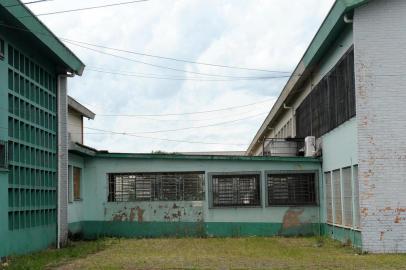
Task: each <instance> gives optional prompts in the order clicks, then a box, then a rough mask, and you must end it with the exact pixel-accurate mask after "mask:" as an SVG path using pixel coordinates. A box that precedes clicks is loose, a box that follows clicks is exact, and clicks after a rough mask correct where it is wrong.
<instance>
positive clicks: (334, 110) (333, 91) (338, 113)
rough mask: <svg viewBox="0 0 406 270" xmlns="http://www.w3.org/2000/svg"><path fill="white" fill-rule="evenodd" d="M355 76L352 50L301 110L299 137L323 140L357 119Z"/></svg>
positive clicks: (297, 124)
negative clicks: (337, 128)
mask: <svg viewBox="0 0 406 270" xmlns="http://www.w3.org/2000/svg"><path fill="white" fill-rule="evenodd" d="M354 76H355V75H354V51H353V49H351V50H350V51H349V52H348V53H347V54H346V55H345V56H344V57H343V58H342V59H341V61H340V62H339V63H338V64H337V65H336V66H335V67H334V68H333V70H332V71H331V72H330V73H329V74H327V75H326V76H325V77H324V78H323V79H322V80H321V81H320V82H319V83H318V84H317V85H316V86H315V87H314V89H313V90H312V91H311V92H310V94H309V95H308V96H307V97H306V98H305V99H304V100H303V102H302V104H301V105H300V106H299V107H298V109H297V111H296V117H297V118H296V134H297V137H299V138H305V137H307V136H316V137H317V138H318V137H321V136H322V135H324V134H325V133H327V132H329V131H330V130H332V129H334V128H336V127H337V126H339V125H340V124H342V123H343V122H345V121H347V120H349V119H350V118H352V117H353V116H355V114H356V112H355V78H354Z"/></svg>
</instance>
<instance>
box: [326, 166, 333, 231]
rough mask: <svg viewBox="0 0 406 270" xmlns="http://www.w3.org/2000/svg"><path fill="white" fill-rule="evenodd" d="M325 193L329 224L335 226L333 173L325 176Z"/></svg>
mask: <svg viewBox="0 0 406 270" xmlns="http://www.w3.org/2000/svg"><path fill="white" fill-rule="evenodd" d="M324 181H325V192H326V208H327V211H326V213H327V223H330V224H333V223H334V219H333V196H332V191H331V188H332V186H331V172H327V173H325V174H324Z"/></svg>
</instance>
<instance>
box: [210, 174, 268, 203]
mask: <svg viewBox="0 0 406 270" xmlns="http://www.w3.org/2000/svg"><path fill="white" fill-rule="evenodd" d="M211 185H212V186H211V188H212V206H213V207H249V206H251V207H252V206H261V196H260V175H259V174H232V175H231V174H226V175H212V177H211Z"/></svg>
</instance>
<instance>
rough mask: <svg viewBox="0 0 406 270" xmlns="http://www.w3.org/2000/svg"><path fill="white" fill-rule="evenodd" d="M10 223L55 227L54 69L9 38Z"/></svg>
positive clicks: (16, 227)
mask: <svg viewBox="0 0 406 270" xmlns="http://www.w3.org/2000/svg"><path fill="white" fill-rule="evenodd" d="M6 54H7V63H8V66H7V67H8V71H7V82H8V84H7V86H6V87H7V88H8V97H7V98H8V105H9V106H8V141H9V146H8V151H9V152H10V155H9V161H8V169H9V174H8V175H9V181H8V198H9V200H8V228H9V230H21V229H29V228H33V227H40V226H49V225H52V226H54V227H55V224H56V216H57V209H56V206H57V101H56V97H57V76H56V72H55V71H54V70H51V69H47V68H45V67H44V66H41V65H40V64H39V63H38V62H36V61H35V60H33V59H32V58H30V57H29V56H28V55H26V54H24V53H23V52H22V51H20V50H18V49H17V48H15V47H14V46H12V45H11V44H7V52H6Z"/></svg>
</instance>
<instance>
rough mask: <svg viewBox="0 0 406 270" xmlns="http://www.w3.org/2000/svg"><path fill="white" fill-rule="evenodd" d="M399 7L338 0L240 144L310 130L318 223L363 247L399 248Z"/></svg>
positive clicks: (254, 149)
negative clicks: (316, 167) (317, 161)
mask: <svg viewBox="0 0 406 270" xmlns="http://www.w3.org/2000/svg"><path fill="white" fill-rule="evenodd" d="M405 14H406V2H405V1H402V0H388V1H381V0H375V1H356V0H354V1H336V3H335V4H334V6H333V8H332V10H331V11H330V13H329V14H328V16H327V18H326V19H325V21H324V22H323V24H322V26H321V28H320V30H319V31H318V33H317V35H316V36H315V38H314V39H313V41H312V43H311V44H310V46H309V48H308V50H307V51H306V53H305V55H304V56H303V58H302V60H301V61H300V63H299V64H298V66H297V68H296V70H295V72H294V74H293V75H292V77H291V78H290V80H289V81H288V83H287V85H286V87H285V88H284V89H283V91H282V93H281V96H280V97H279V99H278V101H277V102H276V104H275V106H274V107H273V108H272V110H271V112H270V114H269V115H268V117H267V118H266V120H265V122H264V123H263V125H262V126H261V128H260V130H259V131H258V133H257V134H256V136H255V138H254V140H253V141H252V143H251V145H250V147H249V149H248V151H247V154H249V155H263V154H267V152H269V151H264V150H266V147H267V145H266V142H267V139H268V138H282V139H287V140H289V139H290V138H304V137H307V136H314V137H316V138H317V144H318V145H319V147H318V148H319V150H320V151H321V152H322V154H321V157H322V168H323V176H324V178H323V181H321V182H320V184H321V185H322V186H323V188H322V193H323V196H322V197H321V199H322V201H323V203H321V205H324V208H323V218H322V220H321V222H323V223H326V224H327V229H328V231H327V233H328V234H331V235H332V236H333V237H334V238H337V239H340V240H342V241H347V240H351V237H352V236H353V235H358V236H359V237H360V238H361V240H362V249H363V250H365V251H369V252H405V251H406V241H405V237H406V231H405V230H406V222H405V221H406V211H405V207H406V201H405V199H404V198H405V196H404V194H406V193H405V192H406V185H405V183H406V182H405V177H406V171H405V165H406V164H405V159H404V156H405V153H406V151H405V150H406V149H405V147H404V144H402V142H401V141H402V138H403V134H404V128H405V126H406V123H405V121H404V117H405V115H406V113H405V110H404V108H403V105H402V104H405V101H406V99H405V89H406V83H405V80H404V79H403V78H404V75H402V74H403V73H404V72H403V70H404V69H405V65H404V63H405V58H406V51H405V50H404V48H406V32H405V31H404V27H403V25H405V16H404V15H405ZM286 130H287V131H286Z"/></svg>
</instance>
